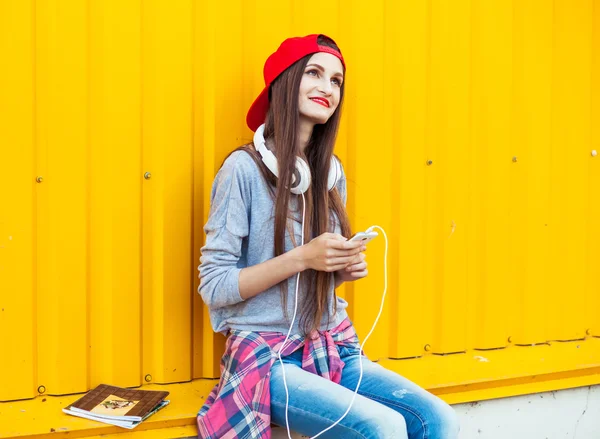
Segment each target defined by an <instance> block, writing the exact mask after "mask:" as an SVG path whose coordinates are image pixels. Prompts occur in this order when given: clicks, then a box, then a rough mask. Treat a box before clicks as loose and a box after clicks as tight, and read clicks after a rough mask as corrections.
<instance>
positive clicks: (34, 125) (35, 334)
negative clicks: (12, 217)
mask: <svg viewBox="0 0 600 439" xmlns="http://www.w3.org/2000/svg"><path fill="white" fill-rule="evenodd" d="M31 5H32V7H31V22H32V25H31V28H32V33H33V35H32V38H31V42H32V51H31V66H32V69H33V72H32V84H31V87H32V89H33V93H32V95H33V102H32V105H33V109H32V112H31V113H32V124H31V129H32V131H33V134H32V142H33V143H32V153H33V156H34V158H33V163H32V167H33V173H32V176H31V177H32V180H33V176H35V175H36V174H37V170H38V169H39V155H38V154H37V153H38V141H39V139H38V130H37V125H38V114H37V110H38V93H37V92H38V89H37V81H38V77H37V76H38V75H37V51H38V44H37V38H38V31H37V0H32V1H31ZM31 184H32V185H33V188H34V190H33V199H32V203H33V206H32V212H33V220H32V224H31V227H32V235H33V239H32V247H33V248H32V249H31V257H32V264H31V265H32V269H33V273H32V276H33V283H32V291H31V294H32V295H33V297H32V300H31V308H32V309H31V312H32V314H33V316H32V317H33V328H32V336H33V340H32V344H31V349H32V351H33V352H32V361H33V365H32V371H33V377H32V378H33V387H34V388H33V389H32V393H33V394H34V395H35V393H36V392H37V387H38V386H39V385H40V383H39V382H38V376H39V374H38V364H39V363H38V324H37V319H38V312H37V302H38V295H39V289H38V284H39V275H38V254H39V252H38V248H39V246H38V216H39V212H38V208H39V202H38V192H39V185H38V184H36V183H33V182H32V183H31Z"/></svg>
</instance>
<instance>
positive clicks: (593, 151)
mask: <svg viewBox="0 0 600 439" xmlns="http://www.w3.org/2000/svg"><path fill="white" fill-rule="evenodd" d="M597 155H598V152H597V151H596V150H595V149H592V157H596V156H597Z"/></svg>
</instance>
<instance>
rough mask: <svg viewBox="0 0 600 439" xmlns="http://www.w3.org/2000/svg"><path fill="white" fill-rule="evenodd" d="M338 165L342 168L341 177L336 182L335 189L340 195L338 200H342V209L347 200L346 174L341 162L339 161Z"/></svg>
mask: <svg viewBox="0 0 600 439" xmlns="http://www.w3.org/2000/svg"><path fill="white" fill-rule="evenodd" d="M340 165H341V166H342V176H341V177H340V179H339V180H338V182H337V184H336V187H337V190H338V192H339V194H340V198H341V199H342V202H343V203H344V207H345V206H346V200H347V198H348V196H347V192H346V173H345V172H344V166H343V165H342V162H341V161H340Z"/></svg>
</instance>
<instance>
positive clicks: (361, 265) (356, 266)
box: [346, 262, 367, 271]
mask: <svg viewBox="0 0 600 439" xmlns="http://www.w3.org/2000/svg"><path fill="white" fill-rule="evenodd" d="M365 268H367V263H366V262H360V263H358V264H354V265H349V266H348V267H346V271H361V270H364V269H365Z"/></svg>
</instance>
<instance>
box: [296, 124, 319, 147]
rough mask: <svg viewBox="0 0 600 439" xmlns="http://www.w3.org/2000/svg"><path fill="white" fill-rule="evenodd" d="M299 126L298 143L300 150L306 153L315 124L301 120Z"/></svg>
mask: <svg viewBox="0 0 600 439" xmlns="http://www.w3.org/2000/svg"><path fill="white" fill-rule="evenodd" d="M299 122H300V123H299V125H298V134H297V136H296V139H297V140H296V142H298V149H299V150H300V151H302V152H304V150H305V148H306V146H307V145H308V142H309V141H310V138H311V136H312V132H313V128H314V127H315V124H314V123H313V122H311V121H308V120H303V119H300V121H299Z"/></svg>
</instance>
